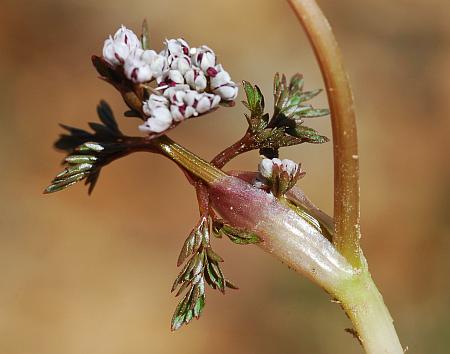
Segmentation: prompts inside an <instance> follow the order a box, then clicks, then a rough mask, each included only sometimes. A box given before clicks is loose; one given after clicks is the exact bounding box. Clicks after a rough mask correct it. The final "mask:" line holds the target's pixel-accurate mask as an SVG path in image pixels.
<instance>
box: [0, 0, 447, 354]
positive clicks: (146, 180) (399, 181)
mask: <svg viewBox="0 0 450 354" xmlns="http://www.w3.org/2000/svg"><path fill="white" fill-rule="evenodd" d="M320 4H321V6H322V7H323V10H324V11H325V12H326V14H327V15H328V17H329V19H330V22H331V23H332V25H333V27H334V29H335V31H336V35H337V37H338V40H339V42H340V44H341V46H342V50H343V53H344V57H345V61H346V66H347V69H348V71H349V74H350V77H351V80H352V84H353V88H354V92H355V98H356V103H357V111H358V116H359V120H358V125H359V126H358V128H359V142H360V149H361V154H360V155H361V191H362V218H363V225H362V228H363V237H364V239H363V243H364V249H365V253H366V256H367V257H368V259H369V261H370V265H371V269H372V273H373V276H374V278H375V279H376V281H377V283H378V285H379V286H380V288H381V290H382V292H383V294H384V297H385V300H386V302H387V304H388V305H389V307H390V309H391V312H392V314H393V317H394V318H395V320H396V327H397V329H398V332H399V334H400V337H401V340H402V343H403V344H404V345H405V346H406V345H408V346H409V348H410V352H411V353H434V354H438V353H441V354H444V353H448V352H449V351H450V328H449V327H450V305H449V297H450V291H449V290H450V284H449V271H450V261H449V259H450V255H449V250H450V247H449V246H450V242H449V231H450V218H449V208H450V185H449V180H450V169H449V166H450V164H449V162H450V161H449V144H448V140H449V128H450V120H449V114H450V103H449V102H450V99H449V95H450V80H449V79H450V21H448V15H449V12H450V2H448V1H447V0H397V1H388V0H370V1H356V0H340V1H336V0H322V1H320ZM143 17H147V19H148V21H149V24H150V27H151V35H152V43H153V45H154V46H155V47H157V48H158V49H160V48H161V47H162V44H161V43H162V41H163V39H164V38H166V37H167V38H171V37H177V36H184V37H185V38H186V39H187V40H188V41H189V42H190V43H191V45H194V46H198V45H201V44H203V43H206V44H208V45H210V46H211V47H212V48H213V49H214V50H215V51H216V52H217V53H218V55H219V56H220V60H221V62H222V63H223V64H224V66H225V68H226V69H227V70H229V71H230V72H231V73H232V77H233V78H234V79H235V80H236V81H239V80H242V79H246V80H249V81H252V82H254V83H257V84H259V85H260V86H261V88H262V89H263V92H265V93H266V96H267V98H268V102H269V104H271V102H272V101H271V97H270V96H271V94H270V92H271V80H272V76H273V73H274V72H276V71H280V72H285V73H287V74H289V75H291V74H293V73H294V72H296V71H300V72H303V73H304V74H305V76H306V85H307V88H316V87H322V86H323V84H322V81H321V77H320V73H319V71H318V67H317V65H316V63H315V60H314V57H313V55H312V52H311V48H310V47H309V45H308V42H307V40H306V38H305V36H304V34H303V32H302V29H301V28H300V26H299V25H298V23H297V21H296V19H295V17H294V15H293V14H292V13H291V11H290V8H289V7H288V5H287V3H286V2H285V1H267V0H265V1H262V0H251V1H238V0H229V1H223V2H219V1H199V0H196V1H189V2H187V1H182V0H164V1H156V0H147V1H143V0H128V1H117V0H108V1H107V0H97V1H94V0H89V1H87V0H63V1H57V0H35V1H31V0H30V1H26V0H6V2H5V0H2V1H1V3H0V93H1V94H0V158H1V160H0V161H1V168H0V176H1V187H0V193H1V194H0V198H1V204H0V232H1V233H0V353H1V354H25V353H26V354H30V353H33V354H61V353H64V354H72V353H73V354H79V353H96V354H106V353H108V354H115V353H133V354H141V353H158V354H168V353H175V352H178V353H183V354H188V353H196V354H200V353H205V354H207V353H212V352H215V353H217V354H221V353H236V354H252V353H259V354H269V353H270V354H272V353H273V354H274V353H308V354H309V353H317V354H319V353H348V354H351V353H360V352H361V349H360V348H359V346H358V344H357V343H356V341H355V340H354V339H353V338H352V337H351V336H350V335H349V334H347V333H345V332H344V330H343V329H344V328H345V327H348V326H349V325H350V324H349V322H348V321H347V319H346V318H345V316H344V314H343V313H342V311H341V310H340V309H339V308H338V307H337V306H336V305H334V304H332V303H330V301H329V299H328V297H327V296H326V294H324V293H323V292H322V291H321V290H320V289H318V288H316V287H315V286H313V285H312V284H310V283H309V282H307V281H306V280H305V279H302V278H300V277H299V276H297V275H296V274H294V273H293V272H291V271H289V270H288V269H286V268H285V267H284V266H283V265H281V264H279V263H278V261H276V260H275V259H273V258H271V257H270V256H268V255H266V254H265V253H263V252H261V251H260V250H259V249H258V248H257V247H250V246H248V247H239V246H235V245H233V244H231V243H230V242H228V241H226V240H218V241H216V242H215V247H216V248H217V250H218V252H219V253H220V254H221V255H222V256H223V257H224V258H225V260H226V262H225V264H224V269H225V272H226V274H227V275H228V277H230V279H232V280H233V281H234V282H236V283H237V284H238V285H240V288H241V290H239V291H237V292H234V291H229V293H228V295H226V296H221V295H220V294H217V293H215V292H213V291H208V299H207V307H206V309H205V312H204V314H203V318H202V319H201V320H200V321H195V322H194V323H193V324H191V325H190V326H188V327H185V328H183V329H182V330H180V331H178V332H176V333H171V332H170V330H169V321H170V317H171V315H172V311H173V310H174V307H175V305H176V303H177V300H176V299H174V297H173V296H172V295H171V294H170V293H169V290H170V286H171V284H172V281H173V279H174V277H175V276H176V275H177V271H178V270H177V268H176V266H175V262H176V257H177V255H178V251H179V249H180V247H181V245H182V242H183V240H184V238H185V237H186V235H187V233H188V232H189V230H190V228H191V227H192V226H193V224H194V222H195V221H196V219H197V211H196V203H195V194H194V192H193V190H192V189H191V188H190V186H189V185H188V184H187V183H186V182H185V180H184V178H183V176H182V175H181V174H180V172H179V171H178V170H177V169H176V168H175V166H174V165H173V164H172V163H170V162H169V161H167V160H165V159H162V158H161V157H157V156H151V155H148V154H147V155H145V154H136V155H134V156H131V157H129V158H127V159H123V160H121V161H118V162H116V163H114V164H113V165H111V166H110V167H108V168H107V170H106V171H104V173H103V175H102V176H101V178H100V181H99V184H98V186H97V188H96V190H95V191H94V194H93V196H91V197H88V196H87V193H86V189H85V188H83V187H82V186H81V185H77V186H75V187H73V188H71V189H69V190H68V191H65V192H62V193H58V194H56V195H49V196H43V195H42V194H41V191H42V189H43V188H44V187H45V186H46V185H47V183H48V182H49V181H50V179H51V178H52V177H53V176H54V174H55V173H56V172H58V169H59V166H58V164H59V162H60V161H61V159H62V155H61V154H60V153H57V152H55V151H54V150H53V149H52V148H51V144H52V142H53V141H54V140H55V138H56V137H57V135H58V134H59V133H60V132H61V129H60V128H59V127H58V126H57V123H58V122H64V123H66V124H70V125H75V126H80V127H86V126H87V125H86V123H87V122H88V121H91V120H95V119H96V117H95V106H96V104H97V103H98V101H99V100H100V99H101V98H104V99H106V100H108V101H109V102H110V103H111V105H112V106H113V108H114V109H115V112H116V116H118V117H120V116H121V113H122V112H123V110H124V104H123V103H122V102H121V100H120V99H119V97H118V95H117V94H116V93H115V92H114V91H113V89H112V88H111V87H109V86H107V85H106V84H104V83H103V82H101V81H100V80H98V79H96V74H95V72H94V70H93V68H92V67H91V64H90V55H91V54H93V53H100V52H101V48H102V44H103V40H104V38H106V36H107V35H108V34H110V33H114V31H115V30H116V28H117V27H118V26H119V25H120V24H124V25H126V26H128V27H131V28H133V29H134V30H135V31H139V28H140V23H141V21H142V19H143ZM240 97H242V94H241V96H240ZM316 104H317V105H318V106H320V105H326V100H325V96H324V95H322V96H321V97H320V98H318V99H317V100H316ZM244 111H245V110H244V107H243V106H242V105H237V106H236V107H235V108H233V109H224V108H222V109H220V110H219V111H218V112H217V113H215V114H214V115H213V116H209V117H208V118H203V119H199V120H193V121H190V122H188V123H186V124H183V125H182V126H180V127H179V128H178V129H176V131H174V132H173V133H171V136H172V137H173V138H175V139H176V140H177V141H179V142H181V143H182V144H184V145H186V146H187V147H189V148H190V149H191V150H193V151H195V152H197V153H198V154H199V155H201V156H203V157H205V158H211V157H212V156H213V155H214V153H215V152H218V151H219V149H222V148H224V147H225V146H227V144H230V143H231V142H233V141H234V140H235V139H237V138H238V137H239V136H240V134H242V132H243V129H244V128H245V120H244V118H243V113H244ZM121 122H122V124H123V127H124V129H125V131H127V132H128V133H130V134H137V129H136V128H137V127H136V121H134V120H132V119H131V120H125V119H121ZM312 125H313V126H314V127H315V128H317V129H319V130H320V131H321V132H324V133H326V134H328V135H330V128H329V120H328V118H321V119H318V120H316V121H314V122H313V123H312ZM283 153H284V155H283V156H289V157H290V158H292V159H294V160H298V161H301V162H302V163H303V166H304V168H305V170H306V171H307V176H306V177H305V179H303V180H302V181H301V187H302V188H304V190H305V191H306V192H307V193H308V194H309V195H310V196H311V197H312V199H313V200H314V201H315V202H316V203H317V204H318V205H320V206H322V207H323V208H324V209H325V210H326V211H328V212H331V211H332V155H331V144H330V143H329V144H325V145H322V146H299V147H295V148H291V149H286V150H284V151H283ZM256 163H257V154H256V153H253V154H248V155H246V156H242V157H241V158H239V159H237V160H236V161H234V162H233V163H232V164H231V165H230V168H241V169H255V167H256Z"/></svg>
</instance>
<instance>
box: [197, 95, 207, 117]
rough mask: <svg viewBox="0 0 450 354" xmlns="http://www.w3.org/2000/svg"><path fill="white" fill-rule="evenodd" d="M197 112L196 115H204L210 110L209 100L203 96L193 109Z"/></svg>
mask: <svg viewBox="0 0 450 354" xmlns="http://www.w3.org/2000/svg"><path fill="white" fill-rule="evenodd" d="M195 109H196V110H197V112H198V113H200V114H202V113H205V112H207V111H209V110H210V109H211V102H210V101H209V98H208V97H206V96H204V97H202V98H201V99H200V100H199V101H198V103H197V107H196V108H195Z"/></svg>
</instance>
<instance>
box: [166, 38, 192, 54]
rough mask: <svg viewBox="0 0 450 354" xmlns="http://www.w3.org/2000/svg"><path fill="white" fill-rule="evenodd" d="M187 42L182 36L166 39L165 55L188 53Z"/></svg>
mask: <svg viewBox="0 0 450 354" xmlns="http://www.w3.org/2000/svg"><path fill="white" fill-rule="evenodd" d="M189 51H190V49H189V44H188V43H187V42H186V41H185V40H184V39H182V38H178V39H166V55H167V56H169V55H173V56H181V55H189Z"/></svg>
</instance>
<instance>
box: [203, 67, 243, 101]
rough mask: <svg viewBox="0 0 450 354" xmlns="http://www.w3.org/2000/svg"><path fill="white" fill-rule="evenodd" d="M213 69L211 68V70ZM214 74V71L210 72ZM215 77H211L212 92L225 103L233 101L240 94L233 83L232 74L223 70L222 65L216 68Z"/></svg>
mask: <svg viewBox="0 0 450 354" xmlns="http://www.w3.org/2000/svg"><path fill="white" fill-rule="evenodd" d="M210 69H211V68H210ZM209 71H210V72H211V73H212V70H209ZM214 71H215V72H214V76H212V75H210V77H211V79H210V80H211V90H212V91H213V92H214V93H215V94H216V95H219V96H220V97H221V98H222V99H223V100H224V101H233V100H234V99H236V97H237V94H238V88H237V86H236V84H235V83H234V82H233V81H231V77H230V74H228V72H226V71H225V70H223V68H222V66H221V65H217V67H216V68H214Z"/></svg>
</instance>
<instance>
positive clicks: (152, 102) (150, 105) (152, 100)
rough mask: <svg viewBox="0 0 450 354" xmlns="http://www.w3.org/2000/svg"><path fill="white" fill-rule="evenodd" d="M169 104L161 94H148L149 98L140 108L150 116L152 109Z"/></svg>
mask: <svg viewBox="0 0 450 354" xmlns="http://www.w3.org/2000/svg"><path fill="white" fill-rule="evenodd" d="M168 105H169V100H168V99H167V98H166V97H164V96H161V95H155V94H152V95H150V97H149V99H148V100H147V101H145V102H144V104H143V106H142V110H143V111H144V113H145V114H146V115H147V116H151V115H152V114H153V111H154V110H155V109H156V108H159V107H166V108H167V106H168Z"/></svg>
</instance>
